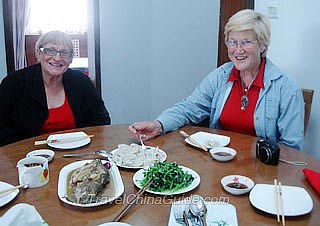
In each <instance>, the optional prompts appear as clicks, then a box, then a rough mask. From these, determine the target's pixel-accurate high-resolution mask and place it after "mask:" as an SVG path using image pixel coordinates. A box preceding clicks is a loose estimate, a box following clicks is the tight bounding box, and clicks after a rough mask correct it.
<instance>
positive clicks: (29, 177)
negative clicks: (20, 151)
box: [17, 156, 49, 188]
mask: <svg viewBox="0 0 320 226" xmlns="http://www.w3.org/2000/svg"><path fill="white" fill-rule="evenodd" d="M17 167H18V172H19V183H20V184H28V185H29V188H37V187H41V186H43V185H46V184H47V183H48V182H49V167H48V160H47V159H46V158H44V157H40V156H35V157H29V158H24V159H21V160H20V161H19V162H18V163H17Z"/></svg>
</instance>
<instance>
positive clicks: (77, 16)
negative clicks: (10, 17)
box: [26, 0, 87, 35]
mask: <svg viewBox="0 0 320 226" xmlns="http://www.w3.org/2000/svg"><path fill="white" fill-rule="evenodd" d="M52 30H60V31H64V32H66V33H69V34H83V33H85V32H86V31H87V0H30V19H29V23H28V26H27V31H26V34H27V35H33V34H43V33H45V32H48V31H52Z"/></svg>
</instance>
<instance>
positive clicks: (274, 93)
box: [157, 59, 304, 150]
mask: <svg viewBox="0 0 320 226" xmlns="http://www.w3.org/2000/svg"><path fill="white" fill-rule="evenodd" d="M233 66H234V64H233V63H232V62H228V63H226V64H224V65H222V66H220V67H219V68H217V69H215V70H213V71H212V72H211V73H209V74H208V75H207V76H206V77H205V78H204V80H203V81H202V82H201V83H200V85H199V86H198V87H197V88H196V89H195V90H194V91H193V93H192V94H191V95H190V96H189V97H187V98H186V99H184V100H183V101H181V102H179V103H177V104H175V105H174V106H173V107H171V108H169V109H167V110H165V111H164V112H163V113H162V114H161V115H160V116H159V117H158V118H157V120H159V121H160V122H161V123H162V125H163V130H164V132H165V133H166V132H169V131H173V130H176V129H178V128H179V127H182V126H184V125H186V124H190V123H195V124H197V123H199V122H201V121H203V120H204V119H205V118H207V117H210V127H211V128H217V129H219V128H220V124H219V118H220V114H221V112H222V109H223V107H224V104H225V103H226V100H227V98H228V96H229V94H230V91H231V88H232V85H233V81H229V82H227V80H228V78H229V75H230V72H231V69H232V68H233ZM263 82H264V89H261V90H260V94H259V99H258V101H257V104H256V108H255V111H254V127H255V130H256V134H257V136H259V137H261V138H264V139H268V140H271V141H273V142H277V143H281V144H285V145H287V146H289V147H293V148H296V149H299V150H302V147H303V139H304V101H303V96H302V91H301V88H300V87H299V86H298V84H297V82H296V81H295V80H294V79H293V78H292V77H291V76H289V75H288V74H286V73H284V72H283V71H281V70H280V69H279V68H278V67H277V66H275V65H274V64H273V63H272V62H271V61H270V60H269V59H266V65H265V72H264V80H263Z"/></svg>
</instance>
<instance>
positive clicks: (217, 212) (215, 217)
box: [168, 200, 238, 226]
mask: <svg viewBox="0 0 320 226" xmlns="http://www.w3.org/2000/svg"><path fill="white" fill-rule="evenodd" d="M186 203H188V202H187V201H185V200H182V201H177V202H174V203H172V204H171V208H170V216H169V221H168V226H179V225H181V224H179V223H177V222H176V220H175V218H174V212H173V211H174V210H173V207H174V205H184V206H186ZM205 203H206V206H207V214H206V222H207V225H212V226H213V225H230V226H231V225H232V226H237V225H238V219H237V212H236V208H235V207H234V206H233V205H231V204H228V203H225V202H205ZM223 222H225V223H226V224H223ZM219 223H220V224H219Z"/></svg>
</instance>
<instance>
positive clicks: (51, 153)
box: [26, 149, 55, 162]
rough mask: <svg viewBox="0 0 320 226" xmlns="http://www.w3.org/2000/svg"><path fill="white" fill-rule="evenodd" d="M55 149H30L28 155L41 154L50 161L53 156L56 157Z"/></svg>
mask: <svg viewBox="0 0 320 226" xmlns="http://www.w3.org/2000/svg"><path fill="white" fill-rule="evenodd" d="M54 154H55V153H54V151H52V150H49V149H38V150H34V151H30V152H29V153H28V154H27V155H26V157H27V158H29V157H34V156H41V157H45V158H46V159H48V162H50V161H51V160H52V159H53V157H54Z"/></svg>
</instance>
